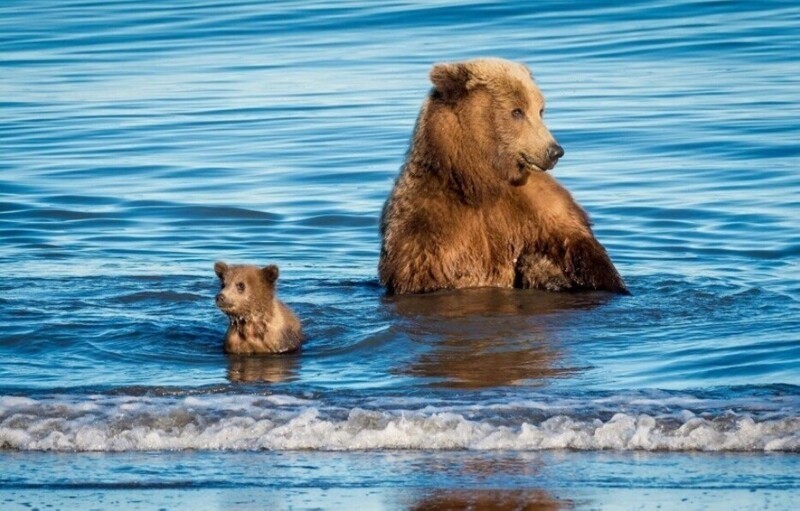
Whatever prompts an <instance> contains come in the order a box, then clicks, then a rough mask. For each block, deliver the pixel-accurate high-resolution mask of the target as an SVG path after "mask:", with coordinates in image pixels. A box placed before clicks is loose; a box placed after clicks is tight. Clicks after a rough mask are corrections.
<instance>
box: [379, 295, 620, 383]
mask: <svg viewBox="0 0 800 511" xmlns="http://www.w3.org/2000/svg"><path fill="white" fill-rule="evenodd" d="M610 298H611V296H610V295H607V294H605V293H580V294H564V293H545V292H540V291H522V290H515V289H493V288H485V289H470V290H457V291H448V292H442V293H434V294H430V295H416V296H399V297H389V298H386V300H385V303H386V304H387V305H388V306H389V307H391V308H393V309H394V310H395V311H396V313H397V315H398V316H399V319H398V322H397V328H398V329H399V330H401V331H403V332H404V333H405V334H406V335H407V336H408V338H409V340H410V341H411V342H412V343H415V344H418V345H421V346H422V348H423V349H425V351H424V352H423V353H422V354H420V355H419V356H417V357H416V358H415V359H413V360H412V361H411V362H410V363H409V364H408V365H406V366H405V367H402V368H399V369H397V370H396V371H397V372H399V373H401V374H404V375H408V376H414V377H421V378H426V379H429V380H430V381H431V385H434V386H442V387H450V388H474V389H477V388H487V387H496V386H506V385H531V386H538V385H544V384H546V383H547V381H548V380H549V379H552V378H559V377H564V376H569V375H570V374H573V373H574V372H576V371H577V370H578V369H577V368H572V367H566V366H564V364H563V362H562V360H563V358H564V357H563V354H562V347H561V343H560V340H559V337H558V333H557V332H558V331H559V330H560V329H558V328H557V326H558V324H561V323H563V321H560V320H559V316H564V319H567V318H568V317H569V316H572V315H574V314H576V313H581V312H585V311H588V310H590V309H593V308H595V307H598V306H600V305H603V304H604V303H607V302H608V300H609V299H610Z"/></svg>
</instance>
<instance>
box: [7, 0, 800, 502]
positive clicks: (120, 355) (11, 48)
mask: <svg viewBox="0 0 800 511" xmlns="http://www.w3.org/2000/svg"><path fill="white" fill-rule="evenodd" d="M798 55H800V7H798V6H797V4H796V3H795V2H766V3H760V2H701V1H681V2H665V1H658V0H645V1H638V2H626V3H623V4H617V3H613V2H607V3H606V2H591V1H578V2H569V3H564V2H556V1H549V2H536V3H532V4H515V3H504V2H491V3H485V2H465V3H456V2H448V1H442V2H421V1H420V2H413V1H412V2H375V3H373V2H365V1H363V0H359V1H343V2H334V3H326V2H313V1H308V2H267V3H265V2H255V1H235V2H227V3H224V4H215V3H211V2H199V1H197V0H181V1H173V2H149V1H141V2H124V1H103V2H99V1H98V2H94V1H83V0H66V1H62V2H52V1H44V0H41V1H21V0H19V1H18V0H6V1H4V2H3V3H2V4H0V156H2V157H1V158H0V240H2V241H0V265H1V266H0V268H2V273H0V332H1V333H0V458H3V459H4V461H3V465H4V467H5V466H8V467H14V468H9V470H8V472H7V473H4V474H2V475H0V487H5V488H6V489H8V488H11V489H14V488H16V489H18V490H19V489H22V490H24V489H25V488H28V487H30V486H31V485H33V486H36V485H44V486H47V485H48V484H52V485H56V486H58V485H59V484H62V482H60V480H59V479H58V477H57V475H53V477H52V478H50V479H47V478H46V477H45V478H44V479H42V477H44V476H35V477H34V476H33V475H31V474H30V470H29V466H31V465H33V466H37V465H38V466H43V465H46V464H48V461H47V460H48V456H52V455H48V454H47V453H36V454H34V453H32V452H29V451H57V452H76V451H77V452H83V451H99V452H106V451H123V452H128V453H129V455H131V454H130V453H131V452H132V451H135V452H139V451H155V452H157V453H158V452H161V453H163V452H165V451H187V452H188V451H191V452H200V453H202V452H207V451H210V450H223V451H233V452H238V453H240V456H241V457H238V458H234V459H235V460H236V461H235V462H236V463H245V464H246V463H247V461H246V460H247V459H249V458H247V457H245V453H244V451H248V452H249V451H260V452H262V455H263V456H272V457H275V456H277V458H276V459H278V460H281V459H285V457H286V456H289V457H290V459H292V460H294V461H293V462H296V463H300V462H297V460H296V459H295V458H291V456H294V455H293V454H291V453H296V452H297V451H296V449H304V450H310V451H330V450H334V451H348V452H350V451H359V453H354V452H350V454H349V455H348V456H351V457H350V458H341V457H339V458H336V459H338V460H341V459H347V460H352V464H353V465H354V466H356V465H357V466H362V465H360V464H363V463H367V462H365V461H363V460H364V459H365V458H364V456H367V459H371V458H369V453H372V455H373V456H374V459H375V460H376V461H375V462H376V463H380V456H385V455H386V453H387V452H389V453H391V452H394V451H396V450H397V452H398V453H400V452H406V451H405V450H406V449H412V450H418V449H419V450H423V451H424V452H426V453H429V454H424V455H423V454H420V455H419V456H422V457H423V458H424V459H426V460H427V458H425V456H432V457H433V459H435V460H439V463H440V464H441V465H442V466H449V467H461V466H462V465H461V463H462V461H459V460H462V458H458V456H463V455H464V454H463V453H464V452H467V453H473V455H474V456H479V457H480V459H484V458H486V457H488V458H489V459H492V456H493V455H491V454H488V453H492V452H496V453H498V454H497V456H499V457H502V456H512V457H513V456H523V455H525V456H533V455H531V454H530V452H531V451H540V450H550V449H555V450H559V449H565V448H566V449H572V450H583V451H598V450H612V451H629V450H634V451H682V452H687V451H691V452H694V451H714V452H718V451H744V452H747V453H763V452H764V451H779V452H788V453H789V454H788V455H782V456H780V457H777V458H774V457H769V456H766V457H765V455H764V454H760V455H759V456H761V457H760V458H758V459H759V461H758V463H755V464H749V463H748V464H741V463H735V462H733V463H732V465H735V466H737V467H738V468H737V470H746V469H744V468H743V466H747V467H752V468H750V469H749V470H750V472H745V473H744V474H743V475H742V477H743V478H744V481H745V482H747V481H749V483H750V485H749V486H748V485H747V484H745V485H744V487H750V488H754V487H758V488H772V489H778V490H785V489H787V488H788V489H790V490H792V489H793V490H797V489H798V488H800V481H798V478H797V477H794V478H790V480H789V481H788V482H787V481H785V480H780V478H779V477H777V476H775V477H774V478H770V477H762V476H759V475H757V474H763V473H769V470H766V472H765V469H764V468H763V467H764V466H766V465H769V464H771V463H777V465H774V466H773V468H774V467H775V466H777V467H779V469H775V470H776V471H777V472H786V471H788V472H795V473H797V472H798V465H800V463H798V458H797V457H796V456H797V453H798V452H800V369H799V368H800V263H799V262H798V261H800V221H799V220H798V214H800V121H799V120H798V119H800V60H798V58H797V56H798ZM476 56H500V57H504V58H508V59H513V60H519V61H522V62H525V63H526V64H528V65H529V66H530V67H531V69H532V70H533V74H534V76H535V78H536V80H537V83H538V84H539V86H540V87H541V89H542V90H543V92H544V94H545V96H546V98H547V102H548V113H547V123H548V125H549V127H550V129H551V131H552V132H553V133H554V135H555V136H556V137H557V139H558V141H559V142H560V143H561V145H563V146H564V147H565V150H566V156H565V157H564V158H563V159H562V161H561V162H560V163H559V165H558V167H557V168H556V169H555V171H554V175H555V176H556V177H557V178H558V179H559V180H560V181H561V182H562V183H563V184H564V185H565V186H566V187H567V188H568V189H569V190H570V191H571V192H572V193H573V195H574V196H575V198H576V199H577V200H578V202H579V203H581V204H582V205H583V206H584V207H585V209H586V210H587V211H588V212H589V213H590V215H591V216H592V218H593V220H594V222H595V232H596V234H597V237H598V238H599V239H600V241H601V242H602V243H603V244H604V245H605V246H606V248H607V249H608V251H609V253H610V255H611V257H612V259H613V261H614V262H615V264H616V266H617V268H618V269H619V271H620V273H621V274H622V275H623V276H624V278H625V280H626V282H627V283H628V285H629V287H630V289H631V291H632V293H633V295H632V296H630V297H618V296H609V295H605V294H602V293H596V294H593V293H587V294H547V293H541V292H528V291H509V290H473V291H463V292H451V293H442V294H437V295H431V296H419V297H403V298H390V297H386V296H384V292H383V290H382V289H381V288H380V286H379V285H378V282H377V277H376V265H377V259H378V251H379V242H380V241H379V235H378V218H379V214H380V210H381V207H382V205H383V201H384V200H385V199H386V197H387V195H388V193H389V190H390V189H391V186H392V183H393V179H394V178H395V176H396V175H397V172H398V169H399V167H400V165H401V164H402V162H403V158H404V154H405V152H406V150H407V147H408V141H409V136H410V134H411V130H412V128H413V125H414V121H415V118H416V115H417V113H418V111H419V107H420V105H421V103H422V101H423V99H424V97H425V94H426V93H427V91H428V89H429V87H430V85H429V82H428V78H427V73H428V70H429V68H430V66H431V65H432V64H433V63H435V62H441V61H451V60H459V59H467V58H471V57H476ZM220 259H221V260H225V261H228V262H249V263H254V264H267V263H276V264H278V265H279V266H280V268H281V279H280V281H279V285H280V287H279V293H280V295H281V296H282V298H283V299H284V301H286V302H287V303H288V304H290V305H291V306H292V307H293V308H294V310H295V311H296V312H297V313H298V315H299V316H300V318H301V319H302V321H303V323H304V327H305V330H306V332H307V334H308V338H309V340H308V342H307V344H306V346H305V348H304V350H303V351H302V353H301V354H299V355H293V356H288V357H277V358H269V359H235V358H231V357H227V356H226V355H224V354H223V353H222V347H221V346H222V337H223V335H224V332H225V329H226V325H227V323H226V319H225V317H224V316H223V315H222V314H221V313H220V312H219V311H218V310H216V308H215V306H214V303H213V296H214V294H215V292H216V290H217V282H216V277H215V276H214V273H213V270H212V266H213V263H214V261H216V260H220ZM363 452H366V453H367V454H363ZM433 453H438V454H436V455H434V454H433ZM457 453H462V454H458V455H457ZM525 453H528V454H525ZM209 455H210V454H209ZM71 456H72V458H70V459H73V461H71V462H69V463H73V462H74V463H85V464H87V467H88V468H86V470H87V471H91V470H92V468H91V467H93V466H94V467H97V466H96V465H95V464H93V463H91V461H86V459H85V458H82V456H87V455H86V454H73V455H71ZM197 456H200V454H197ZM231 456H234V455H233V454H232V455H231ZM298 456H299V455H298ZM319 456H322V454H321V453H320V454H319ZM342 456H345V455H344V454H342ZM398 456H400V454H398ZM717 456H722V455H721V454H718V455H717ZM20 457H21V458H20ZM312 458H313V456H312ZM401 458H402V457H401ZM411 458H413V459H412V461H409V462H408V464H407V465H405V466H409V467H410V466H413V465H414V463H418V459H417V458H415V457H414V456H411ZM59 459H62V458H59ZM108 459H109V460H115V459H116V460H120V458H114V457H110V458H108ZM133 459H134V461H130V460H129V459H127V458H122V459H121V461H119V463H120V464H121V465H120V467H118V469H119V471H121V472H122V473H125V467H130V466H134V465H135V466H137V467H138V466H143V467H145V468H143V469H142V470H145V469H146V468H147V467H149V466H150V465H148V463H151V462H153V461H152V460H153V459H154V458H148V457H139V458H133ZM155 459H158V458H155ZM169 459H172V458H169ZM215 459H216V458H214V460H215ZM313 459H315V460H317V461H315V462H313V463H320V464H325V463H328V461H326V460H327V458H324V457H323V458H319V457H318V458H313ZM402 459H405V458H402ZM522 459H523V461H522V462H520V463H522V465H525V464H526V463H528V464H530V463H533V464H536V463H539V462H540V461H536V460H538V459H539V458H530V457H529V458H525V457H524V456H523V458H522ZM532 459H533V460H534V461H531V460H532ZM626 459H627V460H628V461H627V462H631V461H630V458H626ZM678 459H679V460H682V461H680V463H685V464H686V465H688V466H695V467H697V466H702V465H705V464H707V463H706V462H703V461H697V459H695V458H691V457H685V458H678ZM712 459H714V460H716V461H713V462H709V463H708V464H709V465H713V464H714V463H721V464H722V465H725V464H726V463H728V462H727V461H719V459H718V458H712ZM14 460H17V461H14ZM19 460H22V462H19ZM81 460H83V461H81ZM229 460H230V458H229ZM551 461H552V460H551ZM229 462H230V461H229ZM108 463H113V462H112V461H108ZM153 463H155V462H153ZM215 463H216V462H215V461H213V460H212V461H211V462H208V467H206V468H205V469H203V470H206V471H208V470H211V468H213V467H214V466H216V465H215ZM230 463H233V462H230ZM309 463H311V464H312V465H313V463H312V462H309ZM347 463H348V462H344V467H345V470H344V471H345V472H346V470H347V466H348V465H347ZM425 463H427V461H426V462H425ZM498 463H500V464H502V460H500V461H498ZM576 463H577V464H578V465H581V463H583V462H580V463H578V462H576ZM587 463H590V464H591V462H587ZM631 463H633V462H631ZM101 465H102V464H101ZM300 465H302V463H300ZM611 465H613V462H611V463H609V466H611ZM633 465H634V466H635V465H636V464H635V463H633ZM525 466H528V465H525ZM581 466H582V465H581ZM725 466H727V465H725ZM770 466H772V465H770ZM209 467H211V468H209ZM786 467H788V468H786ZM151 468H152V467H151ZM95 469H96V470H98V471H101V472H99V473H100V474H102V473H103V472H102V470H103V468H102V466H100V468H95ZM153 470H155V469H153ZM175 470H178V469H175ZM359 470H361V469H359ZM632 470H636V469H632ZM4 472H5V470H4ZM356 472H358V471H357V470H356ZM453 472H454V473H456V472H458V473H461V472H459V471H458V470H455V469H454V470H453ZM601 472H602V470H601ZM777 472H776V473H777ZM82 473H84V474H86V472H82ZM445 473H447V471H445ZM137 474H138V472H137V471H136V470H130V471H129V473H128V476H129V478H128V479H125V477H123V478H122V479H124V480H125V481H128V480H130V481H139V479H138V478H139V477H140V475H137ZM164 474H165V475H164V476H163V477H164V478H165V479H164V481H166V480H170V481H171V480H172V479H174V478H175V477H174V476H175V474H174V473H171V472H170V471H169V470H165V471H164ZM203 474H204V476H203V477H204V479H203V480H204V481H217V483H219V484H223V485H228V484H229V485H232V486H233V487H236V486H237V482H236V481H237V480H236V479H235V478H234V477H233V476H229V475H227V473H226V472H225V471H224V470H219V471H218V472H216V473H215V474H214V475H209V474H208V472H203ZM415 474H416V475H414V476H409V477H410V478H411V479H410V481H411V483H409V484H411V485H412V486H413V485H414V484H416V485H418V486H425V484H426V481H428V479H427V478H426V476H425V474H424V472H422V473H416V472H415ZM662 475H663V476H664V477H665V478H666V479H667V480H670V479H669V477H671V476H670V475H669V474H662ZM37 477H38V478H37ZM86 477H87V479H86V480H83V482H80V481H78V482H74V481H73V482H70V483H63V484H66V485H67V487H71V486H69V485H70V484H88V485H90V486H91V484H94V483H91V482H87V481H94V480H95V479H94V478H92V477H90V476H89V475H86ZM187 477H188V476H187ZM315 477H316V476H315V475H314V472H313V470H311V469H309V470H308V471H306V472H303V471H302V470H300V471H296V479H293V481H294V483H296V484H297V485H298V486H299V487H305V486H303V485H311V486H313V485H314V484H317V483H315V481H317V479H315ZM442 477H443V478H444V479H443V480H441V481H438V482H436V483H432V484H434V486H437V487H447V486H448V484H449V485H451V486H455V487H462V486H464V485H466V486H469V485H470V484H471V483H469V482H464V480H462V479H458V478H457V477H455V476H453V477H452V478H450V479H447V476H446V475H443V476H442ZM100 479H102V477H101V478H100ZM177 479H179V480H184V479H185V478H183V477H178V478H177ZM478 479H480V478H478ZM149 480H150V479H148V481H149ZM652 480H653V481H658V477H654V478H653V479H652ZM779 480H780V481H779ZM48 481H49V482H48ZM220 481H221V482H220ZM270 481H271V480H265V481H261V482H260V483H259V484H262V485H266V486H267V487H270V488H277V487H278V486H276V485H277V484H279V483H272V482H270ZM448 481H449V482H448ZM470 481H472V482H473V483H474V482H475V480H474V479H470ZM614 481H617V482H618V479H614ZM670 481H672V480H670ZM693 481H695V480H694V479H690V480H689V481H683V482H681V483H675V482H674V481H673V482H672V483H669V484H680V485H683V487H687V486H686V485H689V486H691V485H692V484H695V483H694V482H693ZM251 483H252V482H247V483H241V484H243V485H245V486H247V485H249V484H251ZM120 484H123V485H124V484H127V483H124V482H123V483H120ZM148 484H149V483H148ZM152 484H153V485H155V486H154V487H159V486H158V485H159V484H167V483H164V482H163V481H162V482H159V479H158V477H156V478H155V482H152ZM169 484H172V483H169ZM319 484H322V483H319ZM325 484H328V483H325ZM476 484H477V483H476ZM497 484H500V483H497ZM542 484H544V486H545V487H548V488H549V487H550V486H552V484H551V483H547V482H545V483H542ZM587 484H589V485H592V484H594V485H595V486H597V487H608V486H609V485H610V483H609V482H608V481H607V480H605V479H602V478H598V479H592V480H591V481H589V482H587ZM631 484H634V483H631ZM636 484H639V483H636ZM648 484H650V483H647V484H645V483H641V485H643V487H650V486H648ZM669 484H667V486H669ZM697 484H700V483H697ZM720 484H723V483H720ZM726 484H727V483H726ZM731 484H732V483H731ZM737 484H738V483H737ZM548 485H550V486H548ZM212 486H213V485H212ZM495 487H497V485H495ZM731 487H733V486H731ZM22 490H20V491H22Z"/></svg>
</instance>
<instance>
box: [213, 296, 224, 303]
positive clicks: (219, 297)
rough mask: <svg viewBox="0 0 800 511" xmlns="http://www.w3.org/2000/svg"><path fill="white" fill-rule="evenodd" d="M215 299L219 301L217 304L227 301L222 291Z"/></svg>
mask: <svg viewBox="0 0 800 511" xmlns="http://www.w3.org/2000/svg"><path fill="white" fill-rule="evenodd" d="M214 300H215V301H216V302H217V305H222V304H223V303H225V295H223V294H222V293H217V296H216V297H215V298H214Z"/></svg>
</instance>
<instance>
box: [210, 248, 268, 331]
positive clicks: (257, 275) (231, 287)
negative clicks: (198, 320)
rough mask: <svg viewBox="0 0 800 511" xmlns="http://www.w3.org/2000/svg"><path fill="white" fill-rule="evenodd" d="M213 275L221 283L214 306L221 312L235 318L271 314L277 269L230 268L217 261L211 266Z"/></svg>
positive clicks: (242, 266)
mask: <svg viewBox="0 0 800 511" xmlns="http://www.w3.org/2000/svg"><path fill="white" fill-rule="evenodd" d="M214 272H215V273H216V274H217V277H219V281H220V288H221V289H220V291H219V293H217V296H216V303H217V307H219V308H220V310H221V311H222V312H224V313H225V314H227V315H228V316H235V317H247V316H252V315H255V314H270V313H271V311H272V303H273V300H274V299H275V281H277V280H278V267H277V266H275V265H272V264H271V265H269V266H265V267H263V268H259V267H257V266H246V265H230V266H229V265H227V264H225V263H224V262H222V261H219V262H217V263H215V264H214Z"/></svg>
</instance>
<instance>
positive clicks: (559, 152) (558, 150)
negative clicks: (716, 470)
mask: <svg viewBox="0 0 800 511" xmlns="http://www.w3.org/2000/svg"><path fill="white" fill-rule="evenodd" d="M562 156H564V148H563V147H561V146H560V145H558V144H550V146H549V147H548V148H547V158H548V159H549V160H550V161H551V162H552V163H553V164H555V163H556V162H557V161H558V159H559V158H561V157H562Z"/></svg>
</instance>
